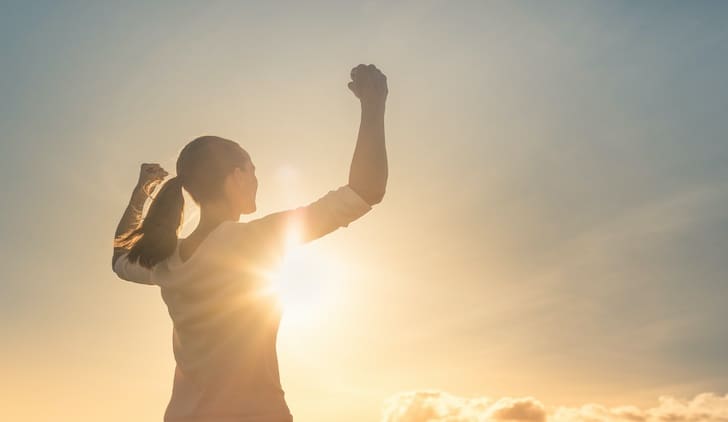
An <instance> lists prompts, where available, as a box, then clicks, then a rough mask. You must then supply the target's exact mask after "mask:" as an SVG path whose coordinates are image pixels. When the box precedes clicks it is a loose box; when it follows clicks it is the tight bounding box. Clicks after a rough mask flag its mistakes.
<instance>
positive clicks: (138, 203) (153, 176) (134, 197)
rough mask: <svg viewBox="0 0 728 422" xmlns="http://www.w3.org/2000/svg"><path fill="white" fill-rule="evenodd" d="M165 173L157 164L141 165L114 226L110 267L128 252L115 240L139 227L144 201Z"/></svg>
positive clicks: (165, 175)
mask: <svg viewBox="0 0 728 422" xmlns="http://www.w3.org/2000/svg"><path fill="white" fill-rule="evenodd" d="M167 175H168V173H167V172H166V171H165V170H164V169H163V168H162V167H161V166H160V165H159V164H153V163H152V164H149V163H144V164H142V165H141V168H140V170H139V181H138V182H137V184H136V186H135V187H134V190H133V191H132V194H131V199H129V204H128V205H127V206H126V210H124V214H123V215H122V216H121V220H119V224H118V225H117V226H116V233H115V234H114V255H113V257H112V258H111V266H112V267H113V266H114V263H115V262H116V260H117V259H119V257H120V256H121V255H123V254H124V253H126V252H128V250H126V249H125V248H122V247H118V246H117V245H116V241H117V240H118V239H119V238H120V237H122V236H123V235H125V234H128V233H129V232H131V231H132V230H134V229H136V228H137V227H139V223H140V222H141V220H142V210H143V209H144V203H145V202H146V200H147V198H149V196H150V195H151V194H152V192H154V189H155V188H156V187H157V185H159V183H161V182H162V180H164V178H165V177H167Z"/></svg>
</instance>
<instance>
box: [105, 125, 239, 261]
mask: <svg viewBox="0 0 728 422" xmlns="http://www.w3.org/2000/svg"><path fill="white" fill-rule="evenodd" d="M248 161H250V156H249V155H248V153H247V152H245V150H244V149H243V148H242V147H240V145H238V144H237V143H236V142H233V141H230V140H228V139H224V138H219V137H217V136H201V137H199V138H197V139H195V140H193V141H192V142H190V143H188V144H187V145H185V147H184V148H183V149H182V151H181V152H180V154H179V157H178V158H177V176H175V177H173V178H171V179H169V180H167V181H166V182H165V183H164V185H162V187H161V189H160V190H159V193H157V195H156V196H155V197H154V200H153V201H152V204H151V205H150V206H149V211H148V212H147V215H146V216H145V217H144V219H143V220H142V222H141V224H140V225H139V227H137V228H136V229H134V230H131V231H130V232H128V233H126V234H124V235H122V236H121V237H120V238H119V239H118V240H117V242H116V246H119V247H124V248H127V249H129V260H130V261H131V262H137V261H139V264H140V265H142V266H143V267H146V268H152V267H153V266H154V265H156V264H157V263H159V262H161V261H164V260H165V259H167V258H169V257H170V256H171V255H172V254H173V253H174V250H175V248H176V247H177V235H178V233H179V229H180V227H181V225H182V218H183V214H184V196H183V195H182V188H184V189H185V190H186V191H187V192H189V194H190V196H191V197H192V199H193V200H194V201H195V202H196V203H197V204H202V203H204V202H207V201H211V200H215V199H219V198H221V197H222V196H223V186H224V182H225V178H226V177H227V176H228V174H230V172H231V171H232V170H233V169H234V168H235V167H239V168H241V169H242V168H243V167H245V164H246V162H248Z"/></svg>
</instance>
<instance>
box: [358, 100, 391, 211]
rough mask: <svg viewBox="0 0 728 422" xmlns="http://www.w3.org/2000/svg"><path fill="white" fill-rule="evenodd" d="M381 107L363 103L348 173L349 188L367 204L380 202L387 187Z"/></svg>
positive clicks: (383, 107) (382, 106) (385, 152)
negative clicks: (357, 134)
mask: <svg viewBox="0 0 728 422" xmlns="http://www.w3.org/2000/svg"><path fill="white" fill-rule="evenodd" d="M384 109H385V106H384V103H381V104H367V103H364V102H362V109H361V123H360V125H359V136H358V137H357V141H356V148H355V149H354V157H353V158H352V161H351V168H350V170H349V186H350V187H351V188H352V189H353V190H355V191H356V192H357V193H358V194H359V195H360V196H361V197H362V198H363V199H364V200H365V201H367V202H368V203H369V204H372V205H373V204H377V203H379V202H381V201H382V197H383V196H384V192H385V190H386V187H387V176H388V164H387V149H386V146H385V142H384Z"/></svg>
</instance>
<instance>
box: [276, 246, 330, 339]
mask: <svg viewBox="0 0 728 422" xmlns="http://www.w3.org/2000/svg"><path fill="white" fill-rule="evenodd" d="M315 246H316V245H301V244H291V245H289V247H288V248H287V252H286V255H285V257H284V258H283V260H282V262H281V264H280V265H279V267H278V268H277V270H276V271H274V272H273V273H272V274H270V277H269V282H270V287H271V290H272V291H273V293H274V294H275V295H277V297H278V301H279V303H280V305H281V307H282V309H283V318H284V320H285V321H286V324H290V325H292V326H295V327H298V328H303V327H311V326H315V325H317V323H318V322H320V321H321V320H322V318H325V317H327V316H329V315H330V313H331V310H332V309H333V308H334V307H335V305H336V303H337V301H338V300H340V298H341V293H342V281H343V280H344V277H343V275H344V274H343V271H342V265H341V262H340V260H338V259H336V257H335V256H333V254H330V253H325V252H323V251H321V250H320V249H318V248H316V247H315Z"/></svg>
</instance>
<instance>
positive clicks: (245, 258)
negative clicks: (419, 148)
mask: <svg viewBox="0 0 728 422" xmlns="http://www.w3.org/2000/svg"><path fill="white" fill-rule="evenodd" d="M351 78H352V81H351V82H349V85H348V86H349V89H351V91H352V92H353V93H354V94H355V95H356V96H357V97H358V98H359V100H360V102H361V125H360V127H359V136H358V139H357V143H356V148H355V150H354V156H353V159H352V162H351V168H350V172H349V183H348V185H344V186H342V187H340V188H338V189H337V190H333V191H329V192H328V193H327V194H326V195H324V196H323V197H321V198H320V199H318V200H317V201H315V202H312V203H310V204H309V205H307V206H302V207H299V208H295V209H291V210H287V211H282V212H277V213H273V214H270V215H267V216H265V217H263V218H260V219H257V220H253V221H250V222H247V223H240V222H238V219H239V217H240V215H241V214H250V213H252V212H254V211H255V209H256V205H255V195H256V191H257V188H258V180H257V179H256V177H255V165H254V164H253V161H252V160H251V158H250V156H249V155H248V153H247V152H245V150H243V148H241V147H240V146H239V145H238V144H237V143H235V142H233V141H230V140H227V139H222V138H218V137H214V136H203V137H200V138H197V139H195V140H193V141H192V142H190V143H189V144H187V145H186V146H185V147H184V148H183V149H182V152H181V153H180V155H179V158H178V159H177V175H176V176H175V177H172V178H171V179H169V180H167V182H166V183H164V185H163V186H162V187H161V189H160V190H159V193H158V194H157V195H156V197H155V198H154V199H153V201H152V203H151V205H150V206H149V210H148V212H147V214H146V216H145V217H144V218H143V219H142V218H141V210H142V208H143V206H144V202H145V200H146V198H147V197H148V196H149V195H150V193H151V192H152V191H153V190H154V189H155V187H156V186H157V185H158V184H159V183H161V181H162V180H163V179H164V178H165V177H166V176H167V172H166V171H165V170H164V169H162V168H161V167H160V166H159V165H157V164H144V165H142V169H141V174H140V177H139V183H138V185H137V187H136V188H135V189H134V193H133V194H132V198H131V201H130V203H129V206H128V207H127V209H126V211H125V213H124V215H123V217H122V219H121V221H120V222H119V226H118V228H117V230H116V235H115V248H114V256H113V260H112V267H113V270H114V272H115V273H116V274H117V275H118V276H119V277H120V278H122V279H124V280H128V281H133V282H137V283H144V284H153V285H158V286H160V288H161V293H162V298H163V299H164V302H165V303H166V305H167V308H168V311H169V315H170V317H171V318H172V322H173V325H174V330H173V349H174V356H175V360H176V363H177V365H176V369H175V375H174V385H173V389H172V397H171V399H170V402H169V404H168V406H167V410H166V412H165V415H164V419H165V421H186V422H189V421H205V422H232V421H235V422H284V421H288V422H290V421H292V416H291V414H290V411H289V409H288V406H287V405H286V402H285V399H284V392H283V389H282V388H281V385H280V378H279V374H278V360H277V356H276V336H277V332H278V324H279V321H280V309H279V307H278V305H277V302H276V298H275V295H273V294H272V292H271V291H270V289H269V288H268V287H267V286H266V281H267V280H266V271H269V270H270V269H272V268H274V266H275V264H276V263H277V262H279V261H280V259H281V258H282V257H283V253H284V251H285V247H286V245H287V244H288V243H289V242H290V241H291V239H292V238H295V239H297V240H298V241H299V242H307V241H311V240H313V239H316V238H319V237H321V236H323V235H325V234H327V233H330V232H332V231H334V230H336V229H337V228H339V227H345V226H347V225H348V224H349V223H351V222H352V221H354V220H356V219H358V218H359V217H361V216H362V215H364V214H365V213H366V212H368V211H369V210H370V209H371V207H372V205H374V204H377V203H379V202H380V201H381V200H382V197H383V196H384V191H385V187H386V183H387V154H386V149H385V144H384V108H385V102H386V98H387V92H388V89H387V80H386V77H385V76H384V75H383V74H382V73H381V72H380V71H379V70H378V69H377V68H376V67H375V66H373V65H359V66H357V67H355V68H354V69H352V71H351ZM183 188H184V189H185V190H186V191H187V192H188V193H189V194H190V196H191V197H192V198H193V200H194V201H195V202H196V203H197V204H198V205H199V207H200V222H199V224H198V226H197V228H196V229H195V230H194V231H193V232H192V233H191V234H190V235H189V236H188V237H186V238H184V239H178V238H177V234H178V231H179V228H180V226H181V223H182V209H183V205H184V200H183V196H182V189H183ZM294 235H295V236H294Z"/></svg>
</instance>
